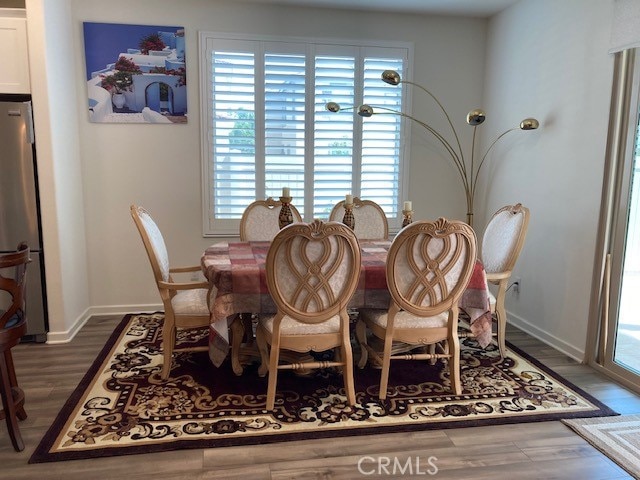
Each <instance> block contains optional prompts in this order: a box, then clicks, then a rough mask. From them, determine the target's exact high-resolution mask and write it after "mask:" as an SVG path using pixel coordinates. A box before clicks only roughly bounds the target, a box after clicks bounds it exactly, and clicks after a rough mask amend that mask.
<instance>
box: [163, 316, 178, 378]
mask: <svg viewBox="0 0 640 480" xmlns="http://www.w3.org/2000/svg"><path fill="white" fill-rule="evenodd" d="M175 343H176V327H175V324H174V322H172V321H167V317H165V318H164V325H163V327H162V352H163V357H164V360H163V362H164V363H163V364H162V372H161V374H160V378H162V380H167V379H168V378H169V373H170V372H171V359H172V357H173V346H174V345H175Z"/></svg>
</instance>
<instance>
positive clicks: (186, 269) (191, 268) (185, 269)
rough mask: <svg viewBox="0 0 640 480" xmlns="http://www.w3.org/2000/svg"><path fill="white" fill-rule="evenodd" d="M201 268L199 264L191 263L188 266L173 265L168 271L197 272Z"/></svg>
mask: <svg viewBox="0 0 640 480" xmlns="http://www.w3.org/2000/svg"><path fill="white" fill-rule="evenodd" d="M199 270H202V267H201V266H200V265H192V266H189V267H173V268H170V269H169V273H180V272H197V271H199Z"/></svg>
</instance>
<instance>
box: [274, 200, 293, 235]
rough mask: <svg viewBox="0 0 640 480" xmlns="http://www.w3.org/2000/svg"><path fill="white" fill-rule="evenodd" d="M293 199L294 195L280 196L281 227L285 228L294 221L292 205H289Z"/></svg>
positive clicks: (279, 217) (279, 218) (279, 216)
mask: <svg viewBox="0 0 640 480" xmlns="http://www.w3.org/2000/svg"><path fill="white" fill-rule="evenodd" d="M291 200H292V197H280V202H281V203H282V207H281V208H280V215H278V223H279V224H280V228H284V227H286V226H287V225H291V224H292V223H293V214H292V213H291V207H290V206H289V205H290V204H291Z"/></svg>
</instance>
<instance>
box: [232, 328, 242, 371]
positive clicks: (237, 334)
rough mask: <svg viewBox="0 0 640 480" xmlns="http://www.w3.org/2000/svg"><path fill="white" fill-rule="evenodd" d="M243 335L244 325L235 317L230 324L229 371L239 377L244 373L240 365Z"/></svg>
mask: <svg viewBox="0 0 640 480" xmlns="http://www.w3.org/2000/svg"><path fill="white" fill-rule="evenodd" d="M244 334H245V323H244V319H243V318H241V317H236V318H235V319H234V320H233V322H231V369H232V370H233V373H235V374H236V375H238V376H240V375H242V372H243V371H244V368H243V367H242V364H241V363H240V347H241V346H242V339H243V337H244Z"/></svg>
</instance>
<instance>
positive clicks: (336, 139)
mask: <svg viewBox="0 0 640 480" xmlns="http://www.w3.org/2000/svg"><path fill="white" fill-rule="evenodd" d="M200 54H201V65H202V66H203V68H202V76H201V91H202V95H201V98H202V99H203V102H206V103H205V105H206V108H204V109H203V112H202V113H203V121H202V128H203V132H202V138H203V148H202V152H203V172H204V179H203V203H204V209H203V211H204V233H205V235H217V234H220V235H235V234H237V232H238V224H239V220H240V217H241V215H242V212H243V211H244V208H245V207H246V206H247V205H248V204H249V203H251V202H252V201H254V200H256V199H264V198H267V197H274V198H278V197H279V196H280V195H281V192H282V188H283V187H289V189H290V191H291V195H292V197H293V203H294V204H295V206H296V207H297V208H298V210H299V211H300V212H301V213H302V214H303V217H304V219H305V220H306V221H311V220H312V219H314V218H328V216H329V212H330V211H331V208H332V207H333V205H335V204H336V203H337V202H338V201H340V200H342V199H344V197H345V195H346V194H348V193H351V194H353V195H354V196H359V197H361V198H363V199H364V198H366V199H370V200H374V201H376V202H378V203H379V204H380V205H381V206H382V208H383V209H384V210H385V212H386V213H387V216H388V218H389V222H390V225H391V226H397V225H399V223H400V219H399V217H400V214H401V208H400V202H401V200H402V198H403V195H402V194H403V192H404V180H403V175H402V173H403V171H404V170H405V168H406V167H405V159H404V154H405V153H406V152H405V151H404V149H403V148H402V145H403V144H405V143H406V139H405V138H403V123H402V118H401V117H400V116H397V115H374V116H372V117H370V118H366V119H363V118H361V117H359V116H358V115H357V114H356V112H355V108H353V107H356V108H357V106H358V105H360V104H362V103H368V104H371V105H374V106H384V107H385V108H389V109H392V110H396V111H401V110H402V111H406V108H405V107H406V105H405V103H406V98H404V95H403V89H402V88H400V87H397V86H391V85H387V84H385V83H384V82H382V81H381V80H380V74H381V73H382V71H383V70H386V69H393V70H397V71H398V72H400V73H401V74H402V75H403V76H404V75H406V72H407V59H408V58H409V46H408V45H406V44H402V45H400V44H392V45H365V44H354V42H350V43H349V42H336V41H327V40H323V41H321V42H314V43H311V42H310V41H308V40H305V39H299V38H296V39H289V38H285V39H282V38H278V39H274V38H263V37H260V38H258V37H247V36H242V37H240V36H234V35H228V34H213V33H206V32H202V33H201V34H200ZM330 101H334V102H338V103H339V104H340V105H341V106H342V107H343V109H344V108H345V107H352V108H348V109H347V110H346V111H345V110H342V111H340V112H338V113H332V112H329V111H327V110H326V108H325V105H326V103H327V102H330Z"/></svg>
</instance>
